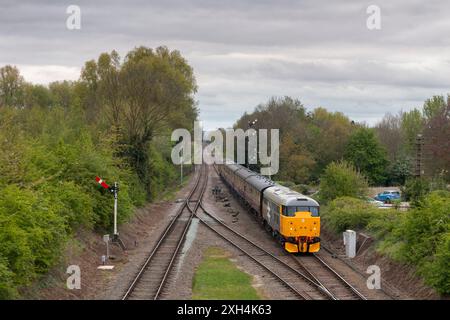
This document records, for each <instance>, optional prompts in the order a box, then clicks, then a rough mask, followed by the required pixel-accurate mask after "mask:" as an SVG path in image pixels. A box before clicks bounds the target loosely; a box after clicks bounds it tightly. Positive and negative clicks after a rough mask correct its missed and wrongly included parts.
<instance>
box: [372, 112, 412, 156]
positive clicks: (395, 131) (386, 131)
mask: <svg viewBox="0 0 450 320" xmlns="http://www.w3.org/2000/svg"><path fill="white" fill-rule="evenodd" d="M401 126H402V114H401V113H399V114H397V115H392V114H390V113H387V114H386V115H385V116H384V117H383V119H382V120H381V122H379V123H378V124H377V125H376V126H375V131H376V134H377V137H378V139H379V141H380V143H381V145H382V146H383V147H384V148H385V149H386V151H387V154H388V157H389V160H390V161H391V162H396V161H398V160H399V159H400V158H404V148H403V145H404V143H405V137H404V134H403V132H402V127H401Z"/></svg>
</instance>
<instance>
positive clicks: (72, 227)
mask: <svg viewBox="0 0 450 320" xmlns="http://www.w3.org/2000/svg"><path fill="white" fill-rule="evenodd" d="M196 90H197V85H196V81H195V77H194V74H193V70H192V68H191V66H189V64H188V63H187V61H186V60H185V59H184V58H183V57H182V56H181V54H180V53H179V52H178V51H176V50H173V51H172V50H169V49H168V48H166V47H159V48H156V49H151V48H147V47H137V48H135V49H133V50H131V51H130V52H128V53H127V54H126V56H125V57H124V58H123V59H121V58H120V57H119V55H118V53H117V52H115V51H112V52H111V53H102V54H101V55H100V56H99V57H98V59H95V60H90V61H87V62H86V63H85V64H84V66H83V68H82V71H81V75H80V78H79V80H77V81H58V82H53V83H50V84H49V85H38V84H32V83H29V82H27V81H26V80H25V79H24V78H23V77H22V76H21V74H20V71H19V69H18V68H16V67H14V66H10V65H8V66H4V67H2V68H0V149H1V151H2V152H1V153H0V242H1V243H2V246H0V298H11V297H17V296H19V294H20V292H21V290H20V288H23V287H24V286H26V285H28V284H30V283H31V282H32V281H34V280H35V279H37V278H38V277H39V276H40V275H42V274H43V273H45V272H46V271H48V270H49V268H51V267H52V266H54V265H55V263H57V262H58V259H60V257H61V252H62V251H63V250H64V247H65V244H66V243H67V241H68V240H69V239H71V237H72V236H73V235H74V233H75V232H76V231H77V230H78V229H79V228H80V227H83V228H91V229H92V228H93V229H98V230H101V231H107V230H109V228H110V226H111V222H112V217H111V212H112V201H111V195H110V194H108V191H106V190H103V189H102V188H101V187H100V186H98V185H97V184H96V182H95V180H94V178H95V176H96V175H98V176H100V177H102V178H103V179H105V180H106V181H108V182H113V181H118V182H119V184H120V194H119V197H120V202H119V206H120V208H119V219H120V221H125V220H126V219H127V218H128V217H129V216H130V215H131V214H132V211H133V208H134V207H136V206H142V205H143V204H144V203H145V202H146V201H148V200H152V199H154V198H155V197H156V196H157V195H158V194H161V192H163V191H164V189H165V188H166V187H168V186H169V185H171V184H174V183H176V182H175V181H176V176H177V174H176V168H175V167H174V165H173V164H172V162H171V160H170V152H171V147H172V143H171V142H170V133H171V131H172V129H173V128H178V127H180V126H182V127H185V128H190V127H191V126H192V124H193V122H194V120H195V119H196V118H197V115H198V109H197V105H196V102H195V100H194V94H195V92H196Z"/></svg>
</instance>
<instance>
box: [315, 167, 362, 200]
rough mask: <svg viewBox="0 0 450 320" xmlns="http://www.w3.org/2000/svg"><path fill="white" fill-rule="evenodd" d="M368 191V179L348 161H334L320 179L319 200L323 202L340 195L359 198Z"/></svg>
mask: <svg viewBox="0 0 450 320" xmlns="http://www.w3.org/2000/svg"><path fill="white" fill-rule="evenodd" d="M366 192H367V180H366V178H365V177H364V176H363V175H361V174H360V173H359V172H358V171H356V169H355V168H354V167H353V166H352V165H351V164H349V163H348V162H345V161H341V162H337V163H336V162H332V163H331V164H329V165H328V166H327V168H326V169H325V172H324V174H323V175H322V177H321V179H320V191H319V200H320V201H321V203H324V204H326V203H328V202H329V201H331V200H333V199H336V198H338V197H345V196H347V197H354V198H359V197H362V196H364V195H365V194H366Z"/></svg>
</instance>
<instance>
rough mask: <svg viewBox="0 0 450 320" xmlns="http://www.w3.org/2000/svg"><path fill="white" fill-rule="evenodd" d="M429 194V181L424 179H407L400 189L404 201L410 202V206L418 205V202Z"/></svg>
mask: <svg viewBox="0 0 450 320" xmlns="http://www.w3.org/2000/svg"><path fill="white" fill-rule="evenodd" d="M428 192H430V181H429V180H428V179H426V178H411V179H408V180H407V181H406V183H405V185H404V186H403V188H402V194H403V198H404V200H405V201H410V202H411V204H412V205H414V206H417V205H420V202H421V201H422V200H423V199H424V197H425V196H426V195H427V194H428Z"/></svg>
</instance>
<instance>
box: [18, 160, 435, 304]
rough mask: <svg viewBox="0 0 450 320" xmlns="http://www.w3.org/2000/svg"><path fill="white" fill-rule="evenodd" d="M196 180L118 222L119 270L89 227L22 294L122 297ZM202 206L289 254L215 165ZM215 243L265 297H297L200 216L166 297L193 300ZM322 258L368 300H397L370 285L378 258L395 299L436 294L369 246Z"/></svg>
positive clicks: (335, 243)
mask: <svg viewBox="0 0 450 320" xmlns="http://www.w3.org/2000/svg"><path fill="white" fill-rule="evenodd" d="M194 180H195V179H193V178H192V176H191V178H190V181H189V183H188V184H187V185H186V186H185V187H184V188H183V189H182V190H180V191H179V192H177V193H176V195H175V197H174V198H175V199H174V200H171V201H162V202H159V203H153V204H149V205H147V206H146V207H145V208H141V209H138V210H137V212H136V214H135V216H134V217H133V219H132V220H131V221H130V222H129V223H126V224H124V225H122V226H121V227H120V228H119V233H120V237H121V239H122V240H123V241H124V243H125V245H126V247H127V250H126V251H125V252H124V251H122V250H121V249H120V248H118V247H113V248H112V249H111V250H112V251H111V253H112V254H113V255H114V256H115V259H114V260H111V261H109V262H108V264H111V265H114V269H113V270H110V271H102V270H98V269H97V267H98V266H99V265H100V264H101V256H102V255H104V254H105V251H106V248H105V244H104V242H103V241H102V238H101V235H98V234H95V233H93V232H90V231H89V232H88V231H80V233H79V234H78V235H77V237H76V239H79V240H78V241H74V242H73V243H71V244H70V245H69V246H68V248H67V250H66V254H65V255H64V259H63V260H64V261H63V262H62V263H61V265H60V266H58V267H57V268H54V270H52V271H51V272H50V273H49V274H48V276H46V277H45V278H44V279H43V280H41V281H39V283H37V284H36V285H35V286H33V287H31V288H28V289H27V290H26V291H25V292H24V293H25V294H24V296H25V297H26V298H30V299H120V298H121V297H122V295H123V294H124V293H125V291H126V289H127V287H128V285H129V283H130V282H131V280H132V279H133V277H134V276H135V275H136V273H137V272H138V270H139V267H140V266H141V265H142V264H143V262H144V261H145V259H146V257H147V255H148V253H149V251H150V250H151V248H152V247H153V245H154V244H155V243H156V240H157V239H158V237H159V235H160V234H161V232H162V230H164V228H165V226H166V225H167V224H168V223H169V221H170V219H171V218H172V217H173V215H174V214H175V213H176V211H177V209H178V208H179V207H180V206H181V203H180V202H177V201H176V199H181V198H185V197H186V196H187V194H188V192H189V190H190V188H192V186H193V184H194ZM215 186H218V187H219V188H221V190H222V192H221V194H222V198H225V199H224V200H217V199H216V198H215V196H214V195H213V194H212V192H211V190H212V188H214V187H215ZM204 206H205V208H206V209H208V210H209V211H210V212H211V213H213V214H214V215H215V216H217V217H219V218H220V219H222V221H224V222H226V223H228V224H230V225H232V226H233V227H234V228H235V229H236V230H237V231H239V232H241V233H243V234H245V235H246V236H247V237H249V238H251V239H253V240H255V241H257V242H258V243H259V245H261V246H262V247H264V248H265V249H268V250H270V251H271V252H273V253H274V254H276V255H279V256H280V257H282V256H284V255H286V254H287V253H286V252H285V251H284V250H282V248H281V247H280V246H279V245H278V244H277V243H276V242H275V241H274V239H272V237H271V236H269V234H267V233H266V232H265V231H264V230H263V229H262V228H261V227H260V226H259V225H258V224H257V223H256V221H255V220H254V218H253V217H252V216H251V214H250V213H248V212H247V211H246V209H245V208H243V207H242V206H241V205H240V203H238V202H237V200H236V198H235V197H233V196H232V195H231V194H230V192H229V190H228V189H227V187H226V186H225V185H224V184H223V182H222V181H221V180H220V178H219V177H218V176H217V174H216V172H215V171H214V170H213V169H212V168H210V170H209V181H208V186H207V190H206V193H205V197H204ZM324 240H325V243H326V244H327V246H329V247H332V249H333V250H335V251H336V252H337V253H338V256H340V255H342V245H341V244H340V242H339V241H340V239H334V238H333V237H331V236H329V235H327V234H325V235H324ZM210 246H217V247H222V248H224V249H225V250H226V251H227V252H229V253H230V254H231V256H232V258H231V260H232V261H233V262H234V263H235V264H236V265H237V267H238V268H240V269H241V270H243V271H244V272H247V273H248V274H250V275H252V276H253V279H254V280H253V285H254V287H255V288H256V290H257V292H258V293H259V295H260V296H261V297H262V298H264V299H293V298H295V297H294V296H293V295H292V293H291V292H290V291H288V290H287V289H286V288H284V287H283V286H282V285H281V284H280V283H279V282H278V281H277V280H276V279H274V278H272V277H271V276H270V275H268V274H267V271H265V270H264V269H262V268H261V267H260V266H258V265H256V264H255V262H253V261H252V260H250V259H249V258H248V257H247V256H245V255H244V254H243V253H241V252H240V251H238V250H237V249H236V248H234V247H233V246H231V245H230V244H229V243H228V242H226V241H225V240H224V239H221V238H219V237H218V236H217V235H215V234H214V233H213V232H212V231H211V230H209V229H208V228H207V227H205V226H204V225H202V224H201V223H200V221H199V220H198V219H197V218H194V220H193V222H192V225H191V227H190V229H189V231H188V234H187V236H186V241H185V243H184V245H183V248H182V250H181V254H180V255H179V257H178V259H177V261H176V264H175V266H174V269H173V270H172V273H171V275H170V278H169V281H168V286H166V289H165V291H164V292H163V294H162V298H163V299H191V297H192V289H191V288H192V283H193V279H194V274H195V269H196V267H197V266H198V265H199V263H200V262H201V261H202V256H203V252H204V250H205V249H206V248H208V247H210ZM321 256H322V257H323V258H324V259H325V260H326V261H327V263H329V264H330V265H332V266H333V267H334V268H336V270H338V271H339V272H340V273H342V275H343V276H344V277H345V278H346V280H347V281H349V282H350V283H351V284H352V285H354V286H355V287H356V288H357V289H358V290H360V291H361V292H362V293H363V294H364V295H366V296H367V297H368V298H369V299H390V298H391V297H390V296H389V295H387V294H386V293H384V292H383V291H380V290H369V289H367V286H366V279H367V276H368V275H366V274H364V272H363V270H365V268H366V267H367V265H370V264H379V265H380V267H381V268H382V270H388V271H389V272H386V273H383V279H384V280H385V282H383V284H387V283H389V290H387V287H388V286H387V285H386V286H384V285H383V288H384V289H386V291H387V292H388V293H389V294H390V295H391V296H393V297H395V298H397V299H408V298H419V299H424V298H425V299H427V298H435V297H436V296H435V295H434V294H433V293H432V291H430V289H428V288H426V287H425V286H423V284H421V282H420V279H417V277H415V276H413V275H412V273H411V272H405V269H404V268H397V267H395V266H393V265H392V263H391V262H389V261H385V260H383V259H381V258H380V257H378V256H376V255H374V254H373V253H371V251H370V250H366V251H365V252H364V253H361V255H360V256H358V258H356V259H354V260H353V261H352V262H351V265H350V266H349V262H348V261H345V262H344V261H342V260H340V259H338V258H336V257H335V256H333V255H331V254H330V253H327V252H326V251H324V250H322V252H321ZM343 260H344V259H343ZM69 265H79V266H80V269H81V289H80V290H69V289H67V287H66V279H67V277H68V276H69V275H68V274H66V273H65V272H66V268H67V266H69Z"/></svg>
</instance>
